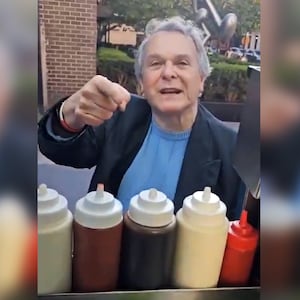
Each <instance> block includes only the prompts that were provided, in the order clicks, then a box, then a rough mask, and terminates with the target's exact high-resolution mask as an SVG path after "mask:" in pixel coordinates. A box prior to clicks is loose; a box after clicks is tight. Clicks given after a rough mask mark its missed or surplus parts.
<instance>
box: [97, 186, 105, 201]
mask: <svg viewBox="0 0 300 300" xmlns="http://www.w3.org/2000/svg"><path fill="white" fill-rule="evenodd" d="M95 198H96V199H103V198H104V184H103V183H99V184H98V185H97V190H96V196H95Z"/></svg>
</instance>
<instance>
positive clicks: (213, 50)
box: [207, 47, 218, 55]
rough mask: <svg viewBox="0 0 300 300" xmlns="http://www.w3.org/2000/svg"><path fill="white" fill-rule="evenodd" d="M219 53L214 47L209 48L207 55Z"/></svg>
mask: <svg viewBox="0 0 300 300" xmlns="http://www.w3.org/2000/svg"><path fill="white" fill-rule="evenodd" d="M216 53H218V49H216V48H213V47H207V55H213V54H216Z"/></svg>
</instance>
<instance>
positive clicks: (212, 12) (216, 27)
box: [192, 0, 237, 44]
mask: <svg viewBox="0 0 300 300" xmlns="http://www.w3.org/2000/svg"><path fill="white" fill-rule="evenodd" d="M192 3H193V10H194V13H195V16H196V17H195V22H196V24H197V25H198V26H199V27H200V29H202V31H203V43H204V44H206V42H207V41H208V39H209V38H210V37H211V36H212V35H214V36H218V37H219V40H220V41H221V42H222V43H227V42H229V41H230V39H231V38H232V36H233V35H234V33H235V30H236V26H237V16H236V15H235V14H234V13H228V14H227V15H225V16H224V18H223V19H221V17H220V15H219V13H218V11H217V10H216V8H215V6H214V4H213V3H212V1H211V0H192ZM209 21H210V22H209Z"/></svg>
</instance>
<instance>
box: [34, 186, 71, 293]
mask: <svg viewBox="0 0 300 300" xmlns="http://www.w3.org/2000/svg"><path fill="white" fill-rule="evenodd" d="M72 222H73V217H72V214H71V212H70V211H69V210H68V203H67V200H66V198H65V197H63V196H62V195H59V194H58V192H57V191H55V190H53V189H48V188H47V186H46V185H45V184H41V185H40V186H39V188H38V294H39V295H41V294H52V293H63V292H70V291H71V284H72Z"/></svg>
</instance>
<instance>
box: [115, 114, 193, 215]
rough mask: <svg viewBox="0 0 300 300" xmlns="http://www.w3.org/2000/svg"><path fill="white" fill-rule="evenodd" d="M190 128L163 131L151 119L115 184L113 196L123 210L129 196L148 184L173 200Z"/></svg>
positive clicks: (148, 186)
mask: <svg viewBox="0 0 300 300" xmlns="http://www.w3.org/2000/svg"><path fill="white" fill-rule="evenodd" d="M190 132H191V130H187V131H182V132H169V131H165V130H163V129H161V128H160V127H159V126H158V125H157V124H156V123H155V121H154V120H152V123H151V124H150V127H149V130H148V133H147V135H146V138H145V140H144V142H143V145H142V147H141V148H140V150H139V152H138V154H137V155H136V157H135V159H134V160H133V162H132V164H131V165H130V167H129V168H128V170H127V171H126V173H125V174H124V177H123V179H122V181H121V184H120V187H119V191H118V196H117V198H118V199H119V200H120V201H121V202H122V204H123V209H124V211H126V210H127V209H128V207H129V202H130V199H131V198H132V197H133V196H135V195H136V194H138V193H140V192H141V191H142V190H146V189H150V188H156V189H157V190H159V191H161V192H163V193H165V194H166V195H167V197H168V198H169V199H170V200H172V201H173V200H174V196H175V193H176V187H177V183H178V178H179V175H180V170H181V166H182V161H183V157H184V154H185V149H186V145H187V142H188V140H189V136H190Z"/></svg>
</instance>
